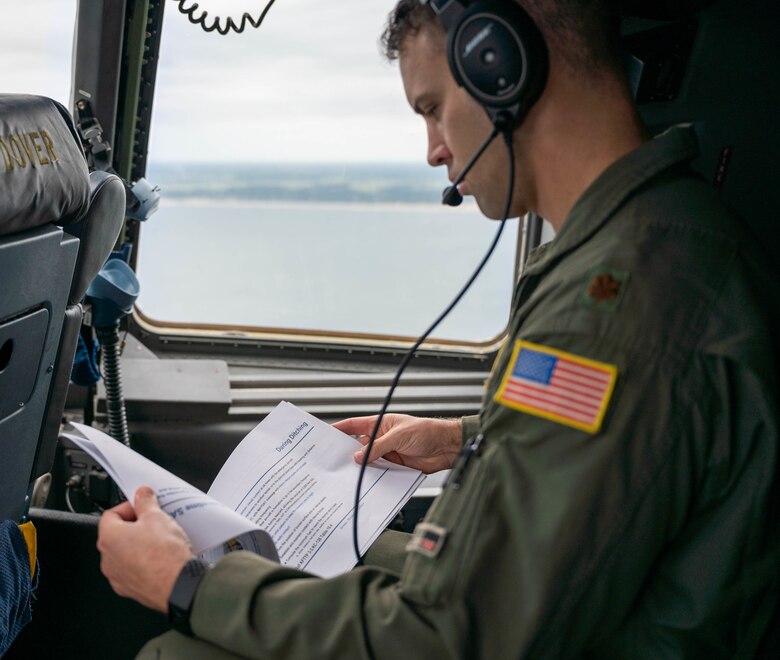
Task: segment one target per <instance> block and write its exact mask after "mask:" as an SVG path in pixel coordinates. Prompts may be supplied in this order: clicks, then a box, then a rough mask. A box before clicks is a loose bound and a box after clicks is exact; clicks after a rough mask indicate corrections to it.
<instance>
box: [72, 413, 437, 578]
mask: <svg viewBox="0 0 780 660" xmlns="http://www.w3.org/2000/svg"><path fill="white" fill-rule="evenodd" d="M73 427H74V428H75V429H76V430H77V431H78V432H79V433H80V434H82V435H83V436H84V437H79V436H76V435H74V434H65V435H66V436H67V437H68V438H69V439H70V440H72V441H73V442H74V443H75V444H76V445H77V446H79V447H80V448H81V449H83V450H84V451H86V452H87V453H88V454H90V455H91V456H92V457H93V458H94V459H95V460H96V461H98V463H100V465H101V466H103V468H104V469H105V470H106V472H107V473H108V474H109V475H110V476H111V478H112V479H113V480H114V481H115V482H116V484H117V486H118V487H119V488H120V490H122V492H123V493H124V494H125V496H126V497H127V498H128V499H129V500H130V501H132V498H133V496H134V494H135V491H136V490H137V489H138V488H139V487H140V486H143V485H148V486H151V487H152V489H154V491H155V492H156V493H157V497H158V499H159V501H160V506H161V507H162V508H163V510H165V511H166V512H167V513H169V514H170V515H171V516H172V517H173V518H174V519H175V520H176V522H177V523H179V524H180V525H181V526H182V528H183V529H184V531H185V532H186V533H187V536H188V537H189V539H190V543H191V544H192V547H193V550H194V551H195V552H196V553H199V554H201V553H202V554H203V556H204V557H206V558H207V559H209V560H212V561H213V560H216V559H217V558H218V557H219V556H221V555H222V554H224V552H226V551H230V550H232V549H249V550H255V551H259V546H257V545H256V544H255V542H254V541H253V540H252V538H253V536H252V534H248V533H251V532H255V536H256V538H259V537H257V534H256V533H257V531H258V530H263V531H265V532H267V533H268V534H269V535H270V537H271V538H272V539H273V541H274V543H275V544H276V549H277V551H278V554H279V559H280V561H281V563H282V564H285V565H287V566H290V567H293V568H299V569H301V570H305V571H308V572H310V573H313V574H315V575H319V576H322V577H331V576H334V575H338V574H340V573H344V572H346V571H348V570H349V569H351V568H352V567H353V566H354V565H355V555H354V551H353V549H352V517H353V513H354V502H355V487H356V485H357V479H358V474H359V472H360V466H359V465H357V464H356V463H355V462H354V460H353V459H352V455H353V453H354V452H355V451H356V450H357V449H358V448H359V447H360V446H361V445H360V443H358V442H357V441H356V440H355V439H353V438H351V437H349V436H347V435H345V434H344V433H342V432H341V431H338V430H336V429H334V428H333V427H332V426H330V425H328V424H325V423H324V422H321V421H320V420H318V419H317V418H315V417H313V416H311V415H309V414H308V413H306V412H304V411H302V410H300V409H298V408H296V407H295V406H293V405H292V404H290V403H287V402H282V403H280V404H279V405H278V406H277V407H276V408H275V409H274V410H273V411H272V412H271V413H270V414H269V415H268V416H267V417H266V418H265V419H264V420H263V421H262V422H261V423H260V424H259V425H258V426H257V427H255V429H254V430H252V431H251V432H250V433H249V435H247V436H246V437H245V438H244V439H243V440H242V441H241V443H240V444H239V445H238V446H237V447H236V449H235V450H234V451H233V453H232V454H231V456H230V458H228V460H227V462H226V463H225V464H224V465H223V466H222V469H221V470H220V472H219V474H218V475H217V477H216V479H215V480H214V483H213V484H212V486H211V488H210V489H209V492H208V494H206V493H203V492H201V491H200V490H198V489H197V488H195V487H193V486H190V485H189V484H188V483H187V482H185V481H183V480H181V479H179V478H178V477H176V476H175V475H173V474H171V473H170V472H168V471H167V470H164V469H163V468H161V467H159V466H158V465H155V464H154V463H152V462H151V461H149V460H148V459H146V458H144V457H143V456H141V455H140V454H137V453H136V452H134V451H133V450H132V449H129V448H128V447H125V446H124V445H123V444H121V443H120V442H117V441H116V440H114V439H113V438H110V437H109V436H107V435H106V434H104V433H102V432H101V431H98V430H96V429H93V428H91V427H88V426H83V425H81V424H73ZM424 478H425V476H424V475H423V474H422V473H421V472H418V471H417V470H411V469H409V468H406V467H402V466H399V465H395V464H394V463H390V462H388V461H384V460H382V459H380V460H378V461H376V462H374V463H372V464H371V465H369V466H368V468H367V470H366V474H365V476H364V478H363V487H362V490H361V500H360V508H359V513H358V522H359V539H358V540H359V545H360V549H361V552H365V551H366V550H367V549H368V547H369V546H370V545H371V544H372V543H373V542H374V541H375V540H376V538H377V536H379V534H380V533H381V532H382V530H383V529H384V528H385V527H386V526H387V524H388V523H389V522H390V521H391V520H392V519H393V518H394V517H395V515H396V514H397V513H398V511H399V510H400V509H401V507H402V506H403V505H404V504H405V503H406V501H407V500H408V499H409V498H410V497H411V496H412V494H413V493H414V491H415V490H416V489H417V487H418V486H419V485H420V483H421V482H422V481H423V479H424ZM260 554H265V553H262V552H261V553H260Z"/></svg>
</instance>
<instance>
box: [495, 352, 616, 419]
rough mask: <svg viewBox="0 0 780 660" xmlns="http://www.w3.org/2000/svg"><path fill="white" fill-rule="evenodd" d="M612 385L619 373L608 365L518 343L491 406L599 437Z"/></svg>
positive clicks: (613, 386) (613, 385) (612, 388)
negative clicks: (500, 405)
mask: <svg viewBox="0 0 780 660" xmlns="http://www.w3.org/2000/svg"><path fill="white" fill-rule="evenodd" d="M616 379H617V368H616V367H614V366H613V365H611V364H605V363H603V362H595V361H594V360H588V359H586V358H581V357H579V356H577V355H572V354H571V353H564V352H563V351H559V350H556V349H554V348H549V347H547V346H540V345H538V344H532V343H530V342H527V341H518V342H516V343H515V349H514V353H513V354H512V358H511V360H510V361H509V368H508V369H507V372H506V374H505V375H504V379H503V381H502V383H501V387H500V388H499V389H498V392H497V393H496V396H495V400H496V401H497V402H498V403H501V404H503V405H505V406H508V407H510V408H514V409H515V410H522V411H523V412H526V413H528V414H530V415H536V416H537V417H544V418H545V419H549V420H552V421H554V422H559V423H560V424H565V425H567V426H572V427H574V428H576V429H580V430H582V431H587V432H588V433H597V432H598V431H599V429H600V428H601V423H602V422H603V421H604V415H605V414H606V412H607V405H608V404H609V399H610V397H611V396H612V391H613V390H614V388H615V380H616Z"/></svg>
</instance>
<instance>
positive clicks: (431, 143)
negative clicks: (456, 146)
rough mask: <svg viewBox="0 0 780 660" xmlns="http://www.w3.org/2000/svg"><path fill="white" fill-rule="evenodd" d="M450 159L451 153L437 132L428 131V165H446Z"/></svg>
mask: <svg viewBox="0 0 780 660" xmlns="http://www.w3.org/2000/svg"><path fill="white" fill-rule="evenodd" d="M451 158H452V153H451V152H450V150H449V149H448V148H447V145H446V144H445V142H444V140H443V139H442V137H441V135H440V134H439V132H438V131H436V130H434V129H430V128H429V129H428V165H430V166H431V167H438V166H439V165H446V164H447V163H448V162H449V161H450V159H451Z"/></svg>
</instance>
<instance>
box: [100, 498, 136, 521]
mask: <svg viewBox="0 0 780 660" xmlns="http://www.w3.org/2000/svg"><path fill="white" fill-rule="evenodd" d="M106 513H115V514H116V515H117V516H119V517H120V518H121V519H122V520H125V521H127V522H132V521H133V520H135V511H134V510H133V505H132V504H130V502H122V503H121V504H117V505H116V506H115V507H113V508H111V509H109V510H108V511H106Z"/></svg>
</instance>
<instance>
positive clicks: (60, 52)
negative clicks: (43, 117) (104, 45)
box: [0, 0, 77, 107]
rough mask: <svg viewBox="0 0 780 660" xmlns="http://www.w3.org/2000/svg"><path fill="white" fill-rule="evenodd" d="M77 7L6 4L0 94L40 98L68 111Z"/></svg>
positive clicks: (55, 0)
mask: <svg viewBox="0 0 780 660" xmlns="http://www.w3.org/2000/svg"><path fill="white" fill-rule="evenodd" d="M76 4H77V0H37V1H36V2H14V3H7V6H6V7H5V9H4V11H3V20H2V21H0V91H2V92H4V93H19V94H42V95H44V96H49V97H51V98H53V99H55V100H57V101H59V102H60V103H62V104H63V105H64V106H65V107H68V104H69V100H70V79H71V70H70V67H71V53H72V50H73V31H74V28H75V26H76ZM31 26H35V29H30V27H31Z"/></svg>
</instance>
